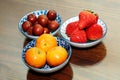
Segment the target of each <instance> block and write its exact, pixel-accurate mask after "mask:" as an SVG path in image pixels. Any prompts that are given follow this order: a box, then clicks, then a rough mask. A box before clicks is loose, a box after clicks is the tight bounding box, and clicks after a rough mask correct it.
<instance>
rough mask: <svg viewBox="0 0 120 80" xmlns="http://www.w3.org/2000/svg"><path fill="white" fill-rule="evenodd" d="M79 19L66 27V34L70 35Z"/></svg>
mask: <svg viewBox="0 0 120 80" xmlns="http://www.w3.org/2000/svg"><path fill="white" fill-rule="evenodd" d="M77 24H78V21H75V22H71V23H69V24H68V25H67V27H66V34H67V35H68V36H70V35H71V34H72V32H73V31H74V30H75V29H76V28H77Z"/></svg>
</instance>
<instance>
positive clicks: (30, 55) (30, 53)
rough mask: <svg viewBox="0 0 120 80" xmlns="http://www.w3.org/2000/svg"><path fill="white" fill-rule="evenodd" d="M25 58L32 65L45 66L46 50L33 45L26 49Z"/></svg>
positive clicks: (36, 66)
mask: <svg viewBox="0 0 120 80" xmlns="http://www.w3.org/2000/svg"><path fill="white" fill-rule="evenodd" d="M25 60H26V62H27V63H28V64H29V65H30V66H32V67H35V68H40V67H43V66H44V65H45V64H46V52H45V51H44V50H42V49H40V48H37V47H32V48H30V49H28V50H27V51H26V54H25Z"/></svg>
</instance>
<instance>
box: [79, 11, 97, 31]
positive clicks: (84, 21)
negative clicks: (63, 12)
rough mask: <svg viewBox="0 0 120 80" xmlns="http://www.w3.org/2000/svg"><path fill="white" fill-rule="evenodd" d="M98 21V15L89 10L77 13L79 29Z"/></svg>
mask: <svg viewBox="0 0 120 80" xmlns="http://www.w3.org/2000/svg"><path fill="white" fill-rule="evenodd" d="M97 21H98V15H97V14H95V13H94V12H92V11H90V10H84V11H81V12H80V13H79V23H78V27H79V29H84V28H86V27H89V26H91V25H93V24H95V23H97Z"/></svg>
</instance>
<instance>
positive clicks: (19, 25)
mask: <svg viewBox="0 0 120 80" xmlns="http://www.w3.org/2000/svg"><path fill="white" fill-rule="evenodd" d="M47 12H48V10H36V11H32V12H29V13H27V14H26V15H24V16H23V17H22V18H21V19H20V21H19V24H18V29H19V30H20V32H21V33H22V34H23V35H24V36H26V37H28V38H31V39H36V38H38V36H33V35H29V34H28V33H27V32H24V31H23V29H22V23H23V22H24V21H26V20H27V16H28V15H29V14H35V15H36V17H38V16H39V15H41V14H44V15H46V14H47ZM56 21H58V23H59V24H60V26H61V24H62V19H61V16H60V15H59V14H58V13H57V17H56ZM60 26H59V28H58V29H57V30H55V31H53V32H50V34H52V35H55V34H56V33H57V32H58V31H59V29H60Z"/></svg>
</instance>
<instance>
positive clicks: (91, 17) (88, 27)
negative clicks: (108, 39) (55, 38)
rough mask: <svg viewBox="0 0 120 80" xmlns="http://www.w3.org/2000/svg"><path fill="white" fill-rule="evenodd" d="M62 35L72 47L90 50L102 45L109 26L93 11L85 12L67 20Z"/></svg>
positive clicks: (63, 25) (62, 27)
mask: <svg viewBox="0 0 120 80" xmlns="http://www.w3.org/2000/svg"><path fill="white" fill-rule="evenodd" d="M60 33H61V35H62V37H63V38H64V39H66V40H67V41H68V42H69V43H70V44H71V45H72V46H74V47H78V48H88V47H92V46H95V45H97V44H98V43H100V42H101V41H102V40H103V39H104V38H105V36H106V33H107V26H106V24H105V22H104V21H103V20H102V19H100V18H99V16H98V15H97V14H96V13H94V12H93V11H91V10H83V11H81V12H80V13H79V15H78V16H75V17H72V18H69V19H68V20H66V21H65V22H64V23H63V24H62V26H61V29H60Z"/></svg>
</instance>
